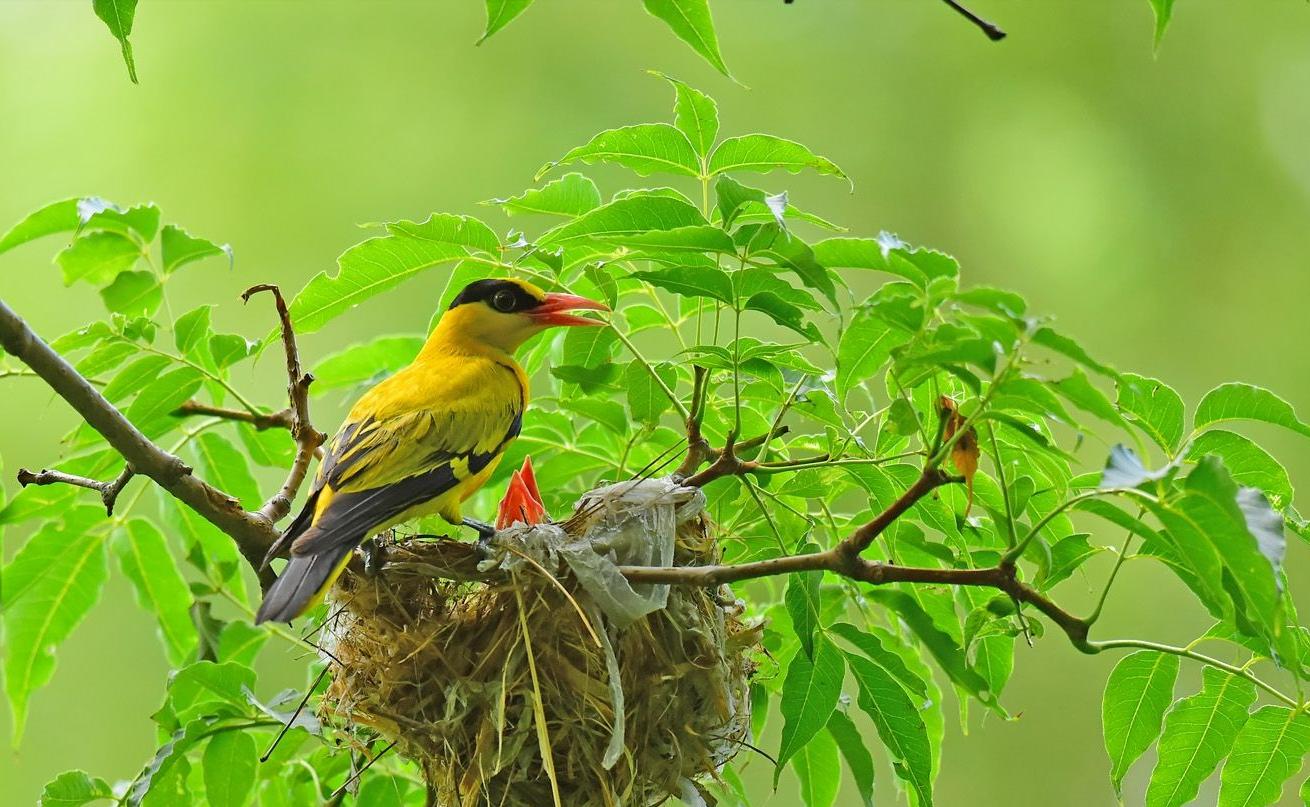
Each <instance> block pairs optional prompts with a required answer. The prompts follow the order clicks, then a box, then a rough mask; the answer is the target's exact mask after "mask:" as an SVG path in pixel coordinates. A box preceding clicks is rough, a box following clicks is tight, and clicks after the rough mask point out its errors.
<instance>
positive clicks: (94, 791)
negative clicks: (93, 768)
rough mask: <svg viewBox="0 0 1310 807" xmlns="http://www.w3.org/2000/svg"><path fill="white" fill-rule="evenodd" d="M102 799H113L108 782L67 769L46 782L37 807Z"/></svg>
mask: <svg viewBox="0 0 1310 807" xmlns="http://www.w3.org/2000/svg"><path fill="white" fill-rule="evenodd" d="M102 799H106V800H109V801H114V800H115V796H114V791H113V788H111V787H110V786H109V783H108V782H106V781H105V780H104V779H101V778H99V777H92V776H90V775H89V774H87V773H86V772H85V771H67V772H65V773H61V774H59V775H58V776H56V777H55V778H54V779H53V780H51V781H49V782H47V783H46V786H45V788H44V789H43V790H42V791H41V798H40V799H39V800H38V801H37V807H82V805H83V804H91V803H93V802H97V801H100V800H102Z"/></svg>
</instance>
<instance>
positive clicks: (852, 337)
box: [837, 308, 909, 398]
mask: <svg viewBox="0 0 1310 807" xmlns="http://www.w3.org/2000/svg"><path fill="white" fill-rule="evenodd" d="M908 340H909V334H907V333H905V332H904V331H901V330H899V329H897V328H893V327H892V326H891V325H888V324H887V322H886V321H884V320H883V319H882V318H881V317H879V316H878V315H877V314H875V313H874V312H873V311H872V310H871V309H868V308H861V309H858V310H857V311H856V312H855V316H854V317H853V318H852V319H851V324H850V325H848V326H847V327H846V330H845V331H843V332H842V335H841V341H840V342H839V343H838V345H837V392H838V393H839V394H840V395H841V396H842V397H843V398H845V396H846V394H847V393H848V392H850V390H851V388H852V387H855V386H856V385H858V384H861V383H863V382H865V381H867V380H869V378H870V377H872V376H873V374H874V373H876V372H877V371H878V369H879V368H880V367H882V365H883V363H884V362H886V361H887V359H888V357H890V356H891V351H892V349H893V348H896V347H899V346H900V345H903V344H905V342H906V341H908Z"/></svg>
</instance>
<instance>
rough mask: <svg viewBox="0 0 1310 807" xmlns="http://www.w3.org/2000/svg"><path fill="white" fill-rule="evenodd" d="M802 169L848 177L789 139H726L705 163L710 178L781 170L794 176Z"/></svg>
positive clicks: (835, 166)
mask: <svg viewBox="0 0 1310 807" xmlns="http://www.w3.org/2000/svg"><path fill="white" fill-rule="evenodd" d="M806 168H808V169H811V170H814V171H817V172H818V173H820V174H828V175H831V176H835V177H840V178H841V179H845V180H846V181H847V182H850V177H848V176H846V174H845V173H844V172H843V171H842V170H841V169H840V168H838V167H837V164H836V163H834V162H833V161H832V160H829V159H828V158H826V157H820V156H819V155H817V154H815V153H814V152H812V151H810V150H809V149H808V148H806V147H805V146H802V145H801V144H800V143H797V142H795V141H793V140H784V139H782V138H781V137H773V136H772V135H763V134H748V135H742V136H740V137H730V138H728V139H727V140H724V141H723V142H722V143H720V144H719V146H718V148H716V149H714V153H713V154H711V155H710V162H709V169H710V176H717V175H719V174H726V173H728V172H729V171H754V172H757V173H768V172H770V171H775V170H783V171H789V172H791V173H793V174H795V173H799V172H800V171H801V170H803V169H806Z"/></svg>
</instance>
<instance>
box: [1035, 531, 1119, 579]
mask: <svg viewBox="0 0 1310 807" xmlns="http://www.w3.org/2000/svg"><path fill="white" fill-rule="evenodd" d="M1087 538H1088V536H1087V534H1086V533H1076V534H1074V535H1066V536H1065V537H1063V538H1061V539H1060V540H1058V541H1056V542H1055V543H1054V544H1053V545H1052V546H1051V566H1050V568H1049V569H1047V571H1046V573H1045V574H1044V575H1042V576H1041V577H1040V578H1039V580H1038V587H1039V588H1042V589H1048V588H1050V587H1052V586H1054V585H1055V584H1056V583H1059V582H1061V581H1062V580H1065V579H1067V578H1068V577H1069V575H1071V574H1073V573H1074V572H1075V571H1077V570H1078V567H1079V566H1082V565H1083V563H1084V562H1085V561H1087V560H1088V559H1089V558H1091V557H1092V556H1093V555H1097V554H1099V553H1101V552H1103V551H1104V550H1105V548H1104V547H1100V546H1093V545H1092V544H1090V543H1088V541H1087Z"/></svg>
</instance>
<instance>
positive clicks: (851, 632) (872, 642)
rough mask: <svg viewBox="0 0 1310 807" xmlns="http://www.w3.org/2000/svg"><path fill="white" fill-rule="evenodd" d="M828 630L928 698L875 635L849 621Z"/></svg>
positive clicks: (925, 686)
mask: <svg viewBox="0 0 1310 807" xmlns="http://www.w3.org/2000/svg"><path fill="white" fill-rule="evenodd" d="M863 467H869V468H873V467H876V466H863ZM828 630H829V632H831V633H833V634H836V635H837V636H840V637H841V638H843V639H845V640H846V641H848V642H850V643H851V644H853V645H854V646H855V647H857V648H858V649H859V651H860V652H861V653H863V654H864V655H866V656H868V658H869V660H870V661H872V662H874V663H875V664H877V665H878V666H879V667H882V668H883V669H884V670H886V671H887V672H888V673H889V674H891V676H892V677H893V678H895V679H896V680H897V681H898V682H899V683H900V685H901V686H902V687H904V688H905V689H907V690H909V691H910V693H911V694H913V695H915V696H916V697H918V698H920V699H923V700H926V699H928V684H927V683H926V682H925V681H924V680H923V679H922V678H920V677H919V676H918V675H916V674H915V673H914V671H913V670H911V669H910V668H909V666H908V665H906V663H905V662H904V660H902V659H901V657H900V656H898V655H897V654H896V653H895V652H893V651H891V650H888V649H887V647H886V646H884V644H883V642H882V640H881V639H879V638H878V637H877V636H875V635H874V634H872V633H868V632H866V631H862V630H860V629H859V628H857V627H855V626H854V625H852V624H850V623H849V622H837V623H835V624H833V625H832V626H831V627H830V628H828Z"/></svg>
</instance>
